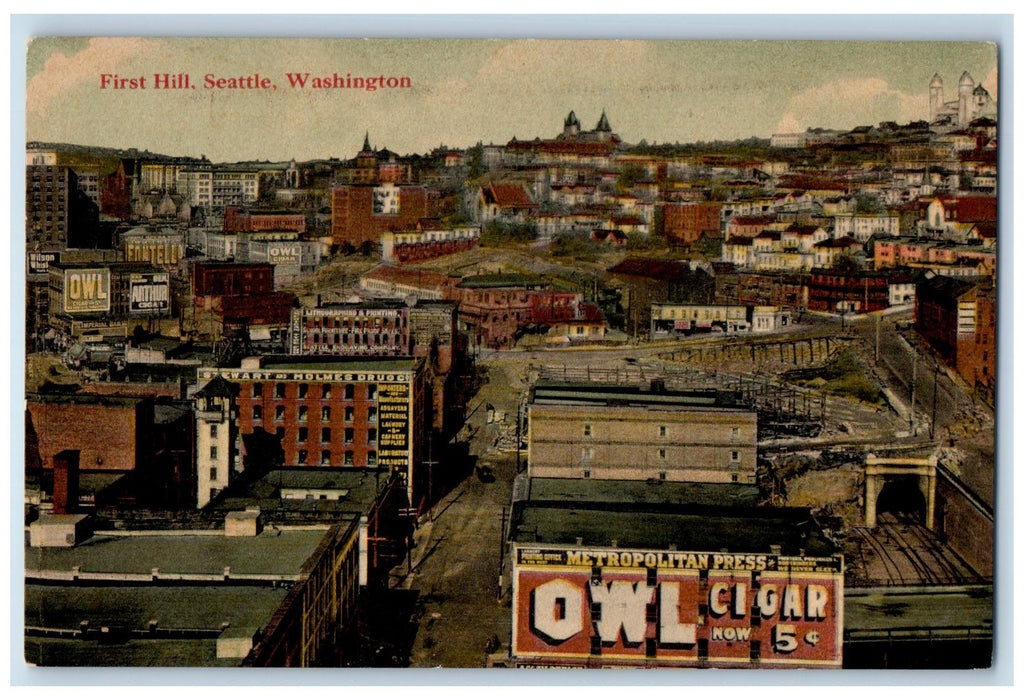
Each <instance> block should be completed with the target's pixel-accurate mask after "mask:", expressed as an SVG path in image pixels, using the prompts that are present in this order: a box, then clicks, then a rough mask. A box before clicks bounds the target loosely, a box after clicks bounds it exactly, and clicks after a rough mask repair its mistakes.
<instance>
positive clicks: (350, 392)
mask: <svg viewBox="0 0 1024 700" xmlns="http://www.w3.org/2000/svg"><path fill="white" fill-rule="evenodd" d="M355 395H356V388H355V387H354V386H352V385H351V384H346V385H345V398H346V399H351V398H352V397H353V396H355Z"/></svg>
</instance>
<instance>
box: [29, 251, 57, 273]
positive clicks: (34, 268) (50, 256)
mask: <svg viewBox="0 0 1024 700" xmlns="http://www.w3.org/2000/svg"><path fill="white" fill-rule="evenodd" d="M27 262H28V274H30V275H45V274H46V273H47V272H49V271H50V264H51V263H58V264H59V263H60V253H58V252H56V251H43V252H39V251H35V252H31V251H30V252H29V253H28V259H27Z"/></svg>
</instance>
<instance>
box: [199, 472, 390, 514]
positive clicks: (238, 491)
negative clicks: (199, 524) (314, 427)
mask: <svg viewBox="0 0 1024 700" xmlns="http://www.w3.org/2000/svg"><path fill="white" fill-rule="evenodd" d="M388 478H389V474H388V472H387V470H384V469H376V470H375V469H339V468H338V467H332V468H328V469H317V468H310V467H296V468H295V469H274V470H272V471H269V472H267V473H266V474H264V475H263V476H261V477H260V478H259V479H257V480H256V481H254V482H252V483H247V482H245V481H244V480H243V481H237V482H235V483H234V484H232V485H230V486H229V487H228V489H227V490H226V492H224V493H223V494H221V496H220V497H218V498H217V499H216V500H215V501H214V503H212V504H211V506H210V507H211V508H212V509H214V510H216V511H218V512H222V511H238V510H245V509H246V508H248V507H250V506H259V508H260V510H262V511H263V512H265V513H267V514H268V515H271V514H272V513H274V512H275V511H278V510H285V511H289V512H293V513H295V512H316V513H322V512H325V511H326V512H330V513H349V514H352V515H364V514H366V513H367V512H369V510H370V508H371V506H372V505H373V503H374V501H375V500H376V498H377V489H378V488H381V489H383V488H384V487H385V486H386V485H387V483H388ZM282 489H299V490H301V489H309V490H327V489H337V490H345V491H347V492H348V493H346V494H345V495H344V496H343V497H342V498H340V499H338V500H319V499H294V498H281V490H282Z"/></svg>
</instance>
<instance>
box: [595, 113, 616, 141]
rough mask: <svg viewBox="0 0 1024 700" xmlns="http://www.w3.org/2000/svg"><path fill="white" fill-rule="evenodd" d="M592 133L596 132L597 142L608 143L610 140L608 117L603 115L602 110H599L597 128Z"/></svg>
mask: <svg viewBox="0 0 1024 700" xmlns="http://www.w3.org/2000/svg"><path fill="white" fill-rule="evenodd" d="M594 131H596V132H597V138H598V140H599V141H610V140H611V138H612V125H611V124H610V123H609V122H608V115H607V114H605V112H604V110H603V109H602V110H601V118H600V119H599V120H598V121H597V128H596V129H594Z"/></svg>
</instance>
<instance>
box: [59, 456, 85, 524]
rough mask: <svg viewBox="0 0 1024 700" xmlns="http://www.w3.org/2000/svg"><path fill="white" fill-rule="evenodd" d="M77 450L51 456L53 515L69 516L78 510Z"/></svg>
mask: <svg viewBox="0 0 1024 700" xmlns="http://www.w3.org/2000/svg"><path fill="white" fill-rule="evenodd" d="M78 457H79V452H78V450H63V451H61V452H58V453H57V454H55V455H54V456H53V514H54V515H70V514H72V513H74V512H75V510H77V508H78Z"/></svg>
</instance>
